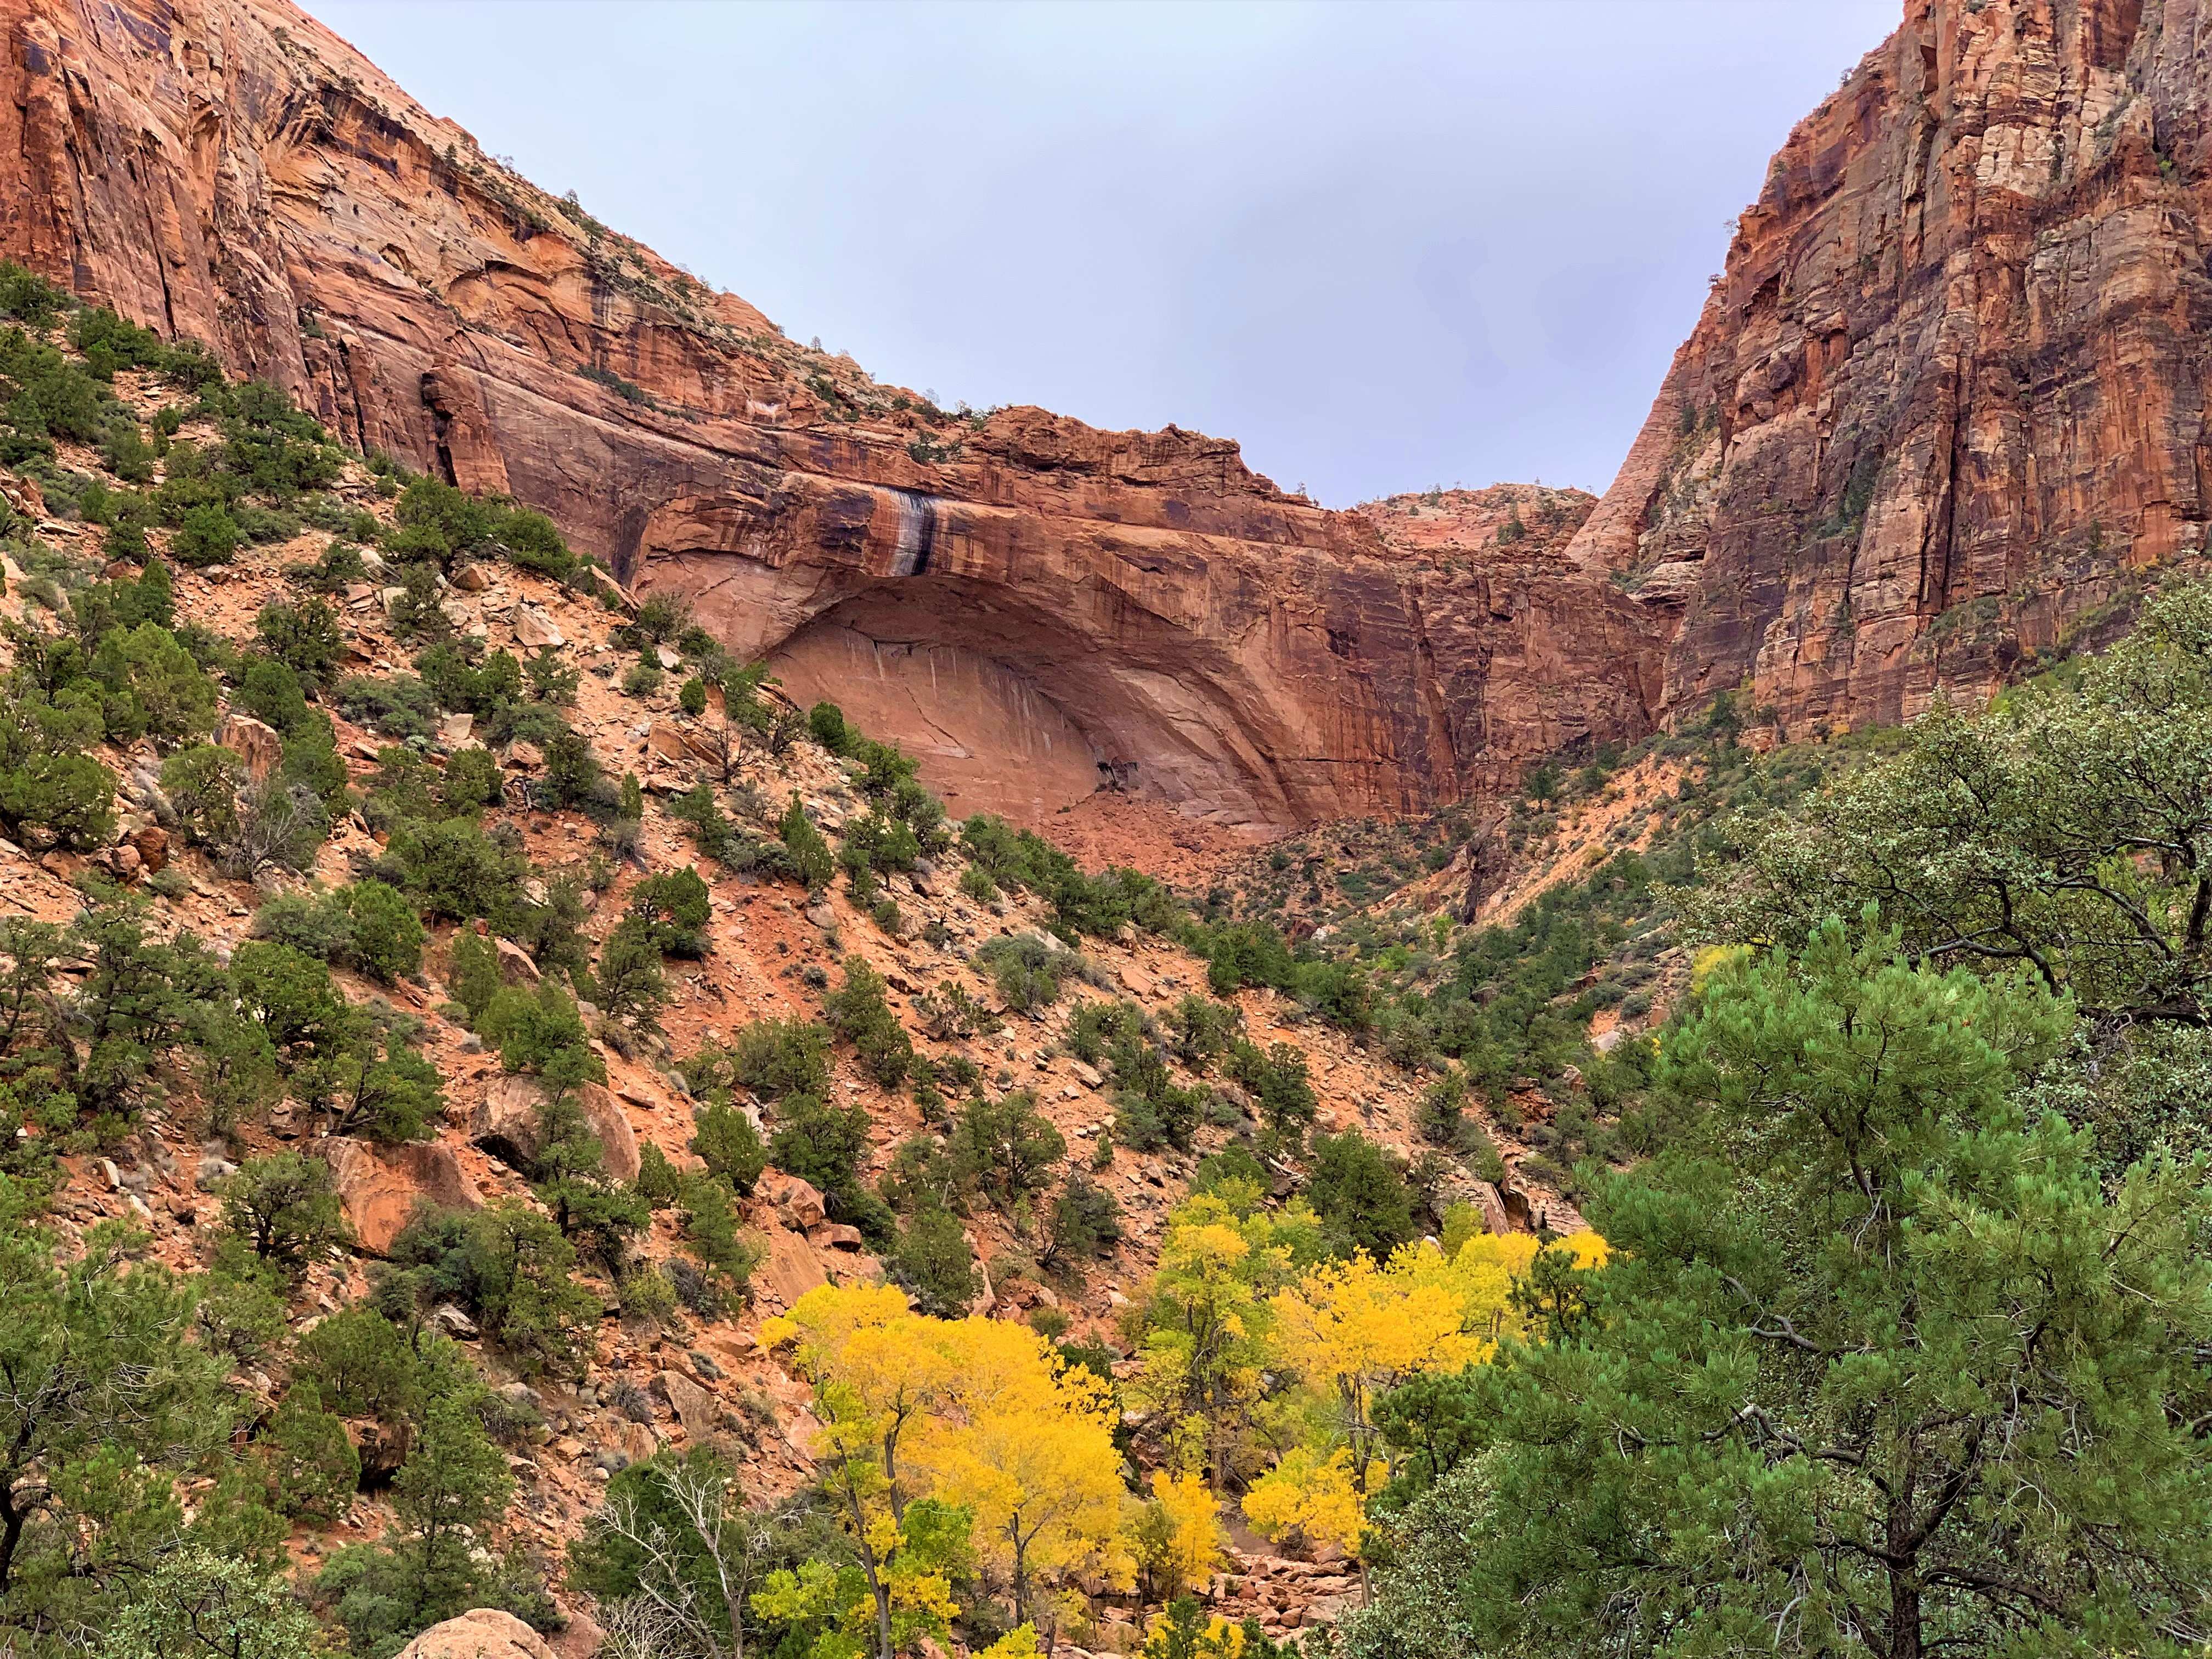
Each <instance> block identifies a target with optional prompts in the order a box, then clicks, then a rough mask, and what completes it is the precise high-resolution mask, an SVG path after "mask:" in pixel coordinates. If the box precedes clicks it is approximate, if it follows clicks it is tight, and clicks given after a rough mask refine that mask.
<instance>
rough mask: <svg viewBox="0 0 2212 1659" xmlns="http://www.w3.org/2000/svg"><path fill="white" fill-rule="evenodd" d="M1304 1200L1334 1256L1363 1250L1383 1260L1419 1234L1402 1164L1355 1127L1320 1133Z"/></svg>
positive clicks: (1411, 1194) (1315, 1143) (1316, 1140)
mask: <svg viewBox="0 0 2212 1659" xmlns="http://www.w3.org/2000/svg"><path fill="white" fill-rule="evenodd" d="M1305 1198H1306V1202H1307V1203H1308V1204H1309V1205H1310V1206H1312V1207H1313V1212H1314V1213H1315V1215H1316V1217H1318V1218H1320V1221H1321V1227H1322V1239H1323V1242H1324V1243H1326V1244H1327V1245H1328V1249H1330V1251H1331V1252H1332V1253H1334V1254H1335V1255H1352V1253H1353V1252H1354V1251H1355V1250H1364V1251H1365V1252H1366V1253H1367V1254H1368V1255H1371V1256H1373V1257H1374V1258H1375V1259H1376V1260H1377V1261H1381V1260H1383V1258H1384V1257H1386V1256H1388V1255H1389V1254H1390V1252H1391V1251H1392V1250H1395V1249H1397V1248H1398V1246H1399V1245H1401V1244H1403V1243H1407V1241H1408V1240H1410V1239H1411V1238H1413V1236H1414V1232H1415V1229H1414V1225H1413V1191H1412V1189H1411V1188H1409V1187H1407V1184H1406V1177H1405V1173H1404V1167H1403V1164H1402V1163H1401V1161H1400V1160H1398V1159H1396V1158H1394V1157H1393V1156H1392V1155H1391V1154H1390V1153H1389V1152H1386V1151H1384V1150H1383V1148H1382V1147H1380V1146H1376V1144H1375V1143H1374V1142H1373V1141H1371V1140H1370V1139H1367V1137H1366V1136H1364V1135H1363V1134H1361V1133H1359V1132H1358V1130H1356V1129H1347V1130H1346V1131H1345V1133H1342V1134H1340V1135H1317V1136H1316V1137H1315V1139H1314V1144H1313V1170H1312V1174H1311V1176H1310V1179H1309V1180H1308V1181H1307V1183H1306V1190H1305Z"/></svg>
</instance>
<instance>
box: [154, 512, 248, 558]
mask: <svg viewBox="0 0 2212 1659" xmlns="http://www.w3.org/2000/svg"><path fill="white" fill-rule="evenodd" d="M238 543H239V534H238V524H237V521H236V520H234V519H233V518H232V517H231V516H230V513H229V511H228V508H226V507H223V506H222V504H221V503H219V502H216V501H203V502H202V503H200V504H199V505H198V506H197V507H188V508H187V509H185V513H184V515H183V516H182V517H181V518H179V520H177V527H176V530H175V531H174V532H173V533H172V534H171V536H170V538H169V556H170V557H171V558H173V559H174V560H175V561H176V562H178V563H179V564H185V565H190V566H191V567H192V568H194V569H200V568H204V567H205V566H208V565H211V564H227V563H228V562H229V561H230V557H231V556H232V555H233V554H234V553H236V552H237V551H238Z"/></svg>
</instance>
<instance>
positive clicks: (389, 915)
mask: <svg viewBox="0 0 2212 1659" xmlns="http://www.w3.org/2000/svg"><path fill="white" fill-rule="evenodd" d="M340 892H342V893H343V895H344V896H345V905H346V915H347V919H348V920H349V921H350V923H351V924H352V933H353V937H352V939H351V941H350V943H349V945H348V947H347V951H346V960H347V961H348V963H349V964H350V965H352V966H353V967H356V968H358V969H360V970H361V971H362V973H364V974H367V975H369V977H371V978H372V979H377V980H381V981H384V982H385V983H386V984H387V985H390V984H394V983H397V982H398V981H400V980H403V979H406V978H409V977H410V976H412V975H415V974H416V973H419V972H420V971H421V970H422V945H423V941H424V940H425V939H428V937H429V935H428V932H427V931H426V930H425V929H424V927H423V926H422V918H421V917H420V916H418V915H416V913H415V907H414V906H413V905H411V904H410V903H409V902H407V899H406V896H405V895H404V894H402V893H401V892H400V891H399V890H398V889H397V888H395V887H392V886H390V885H388V884H386V883H384V882H380V881H377V880H374V879H365V880H362V881H357V882H355V883H354V884H352V885H351V886H349V887H344V888H341V889H340Z"/></svg>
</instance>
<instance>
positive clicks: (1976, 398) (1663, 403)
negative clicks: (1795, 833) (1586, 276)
mask: <svg viewBox="0 0 2212 1659" xmlns="http://www.w3.org/2000/svg"><path fill="white" fill-rule="evenodd" d="M2208 28H2212V10H2208V8H2207V7H2206V6H2205V5H2203V3H2201V0H2164V3H2160V0H2149V3H2145V0H1999V3H1995V4H1990V3H1984V0H1909V3H1908V4H1907V6H1906V8H1905V20H1904V24H1903V27H1901V28H1900V29H1899V31H1898V33H1896V34H1895V35H1893V37H1892V38H1891V39H1890V40H1888V41H1887V43H1886V44H1885V45H1884V46H1881V48H1879V49H1878V50H1877V51H1875V52H1872V53H1870V54H1869V56H1868V57H1867V58H1865V59H1864V60H1863V62H1862V63H1861V64H1859V65H1858V67H1857V70H1855V71H1854V72H1853V73H1852V74H1851V75H1850V76H1848V77H1847V78H1846V79H1845V81H1844V84H1843V86H1842V88H1840V89H1839V90H1838V91H1837V92H1836V93H1835V94H1832V96H1830V97H1829V98H1828V99H1827V100H1826V101H1824V102H1823V103H1822V104H1821V105H1820V107H1819V108H1818V109H1817V110H1815V111H1814V112H1813V113H1812V114H1811V115H1810V116H1808V118H1806V119H1805V120H1803V121H1802V122H1801V123H1800V124H1799V125H1798V126H1797V128H1796V131H1794V132H1793V133H1791V135H1790V139H1789V142H1788V143H1785V144H1784V146H1783V148H1782V149H1781V151H1780V153H1779V154H1778V155H1776V157H1775V158H1774V161H1773V164H1772V166H1771V169H1770V170H1769V172H1768V174H1767V180H1766V187H1765V191H1763V192H1762V193H1761V194H1760V196H1759V200H1758V202H1757V203H1756V204H1753V206H1752V207H1751V208H1750V209H1749V210H1747V211H1746V212H1745V213H1744V214H1743V216H1742V217H1741V220H1740V221H1739V222H1738V225H1737V228H1736V233H1735V239H1734V241H1733V242H1732V244H1731V245H1730V246H1729V253H1728V262H1727V266H1726V269H1725V270H1724V271H1723V274H1722V276H1720V277H1719V279H1718V280H1717V282H1716V283H1715V285H1714V288H1713V289H1712V293H1711V297H1710V299H1709V300H1708V301H1707V303H1706V306H1705V313H1704V315H1703V316H1702V318H1701V319H1699V324H1698V326H1697V330H1696V332H1695V333H1693V334H1692V336H1691V337H1690V339H1689V341H1688V343H1686V344H1685V345H1684V346H1683V347H1682V349H1681V350H1680V353H1679V354H1678V355H1677V356H1676V357H1675V360H1674V366H1673V368H1672V370H1671V371H1670V372H1669V374H1668V376H1667V379H1666V382H1665V384H1664V386H1662V389H1661V391H1660V393H1659V397H1658V399H1657V401H1656V403H1655V404H1654V405H1653V407H1652V410H1651V415H1650V420H1649V422H1647V423H1646V425H1645V427H1644V430H1643V433H1642V435H1640V436H1639V437H1638V440H1637V441H1636V445H1635V447H1634V449H1633V450H1632V453H1631V454H1630V455H1629V457H1628V459H1627V461H1626V465H1624V466H1623V468H1622V470H1621V473H1620V477H1619V478H1618V479H1617V480H1616V481H1615V483H1613V488H1612V489H1611V490H1609V491H1608V492H1607V495H1606V496H1605V498H1604V500H1603V501H1602V502H1601V504H1600V506H1599V507H1598V508H1597V510H1596V512H1595V513H1593V514H1592V515H1591V518H1590V520H1589V523H1588V525H1586V526H1584V528H1583V531H1582V532H1581V534H1580V535H1579V536H1578V537H1577V539H1576V541H1575V543H1574V544H1573V545H1572V547H1571V554H1572V556H1574V558H1575V559H1576V560H1577V562H1579V563H1581V564H1583V566H1584V567H1585V568H1589V569H1592V570H1598V569H1604V570H1611V571H1613V572H1617V573H1619V575H1620V580H1622V582H1623V583H1624V584H1625V585H1626V586H1629V587H1631V588H1632V589H1634V590H1635V591H1636V592H1637V593H1638V597H1639V598H1641V599H1645V600H1647V601H1648V602H1650V603H1651V604H1653V605H1655V606H1656V607H1662V608H1663V607H1668V606H1679V607H1680V613H1681V624H1680V633H1679V635H1678V636H1677V637H1676V638H1675V640H1674V642H1673V645H1672V647H1671V648H1670V649H1669V651H1668V656H1667V671H1666V682H1665V686H1664V690H1663V692H1662V696H1661V697H1660V699H1659V701H1658V708H1659V712H1660V713H1661V714H1662V717H1674V716H1678V715H1680V714H1682V713H1683V712H1684V711H1686V710H1688V709H1691V708H1695V707H1697V706H1699V704H1701V703H1703V702H1705V701H1707V700H1709V699H1711V697H1712V696H1714V695H1715V694H1717V693H1718V692H1721V691H1724V690H1735V689H1736V688H1739V687H1743V688H1747V690H1748V691H1749V692H1750V694H1751V696H1752V697H1753V699H1754V700H1755V701H1756V702H1757V703H1759V705H1761V706H1764V707H1765V708H1771V709H1772V710H1773V711H1774V712H1775V713H1776V714H1777V715H1778V718H1779V720H1780V721H1781V723H1782V725H1783V726H1784V729H1785V731H1786V732H1789V734H1790V735H1793V736H1796V735H1806V734H1809V733H1811V732H1816V731H1819V730H1822V729H1829V728H1832V727H1836V726H1856V725H1863V724H1865V723H1868V722H1872V721H1893V720H1899V719H1900V718H1905V717H1909V716H1911V714H1914V713H1916V712H1917V711H1918V710H1919V709H1920V708H1923V707H1925V706H1926V704H1927V703H1928V702H1929V700H1930V699H1931V698H1932V697H1933V696H1936V694H1937V693H1938V692H1939V691H1946V690H1948V691H1953V692H1956V693H1960V694H1962V695H1966V696H1974V695H1978V694H1980V693H1981V692H1983V691H1984V690H1986V689H1987V688H1988V687H1989V686H1990V684H1992V683H1994V682H1995V681H1996V679H1997V678H2000V677H2002V675H2003V674H2004V673H2005V672H2007V671H2008V670H2010V669H2011V668H2012V667H2014V666H2015V665H2016V664H2017V663H2018V662H2019V661H2020V660H2021V659H2022V658H2023V657H2025V655H2026V654H2027V653H2030V652H2040V651H2045V650H2047V649H2048V648H2050V647H2052V646H2054V645H2057V644H2060V643H2062V642H2063V641H2064V640H2065V639H2066V638H2067V636H2068V635H2069V629H2072V628H2074V627H2075V625H2077V624H2078V623H2079V622H2080V621H2081V618H2082V617H2084V616H2085V615H2087V613H2089V612H2091V611H2096V610H2097V609H2098V608H2100V606H2104V605H2107V604H2108V603H2109V602H2110V601H2111V600H2112V599H2114V598H2115V597H2117V596H2118V595H2121V594H2122V593H2124V592H2125V591H2126V590H2127V589H2128V588H2129V587H2130V585H2131V584H2132V583H2133V582H2134V581H2135V580H2137V574H2138V573H2140V572H2142V571H2143V570H2146V569H2148V568H2152V567H2155V566H2159V565H2161V564H2164V563H2166V562H2170V561H2173V560H2177V559H2181V558H2185V557H2186V556H2190V555H2192V554H2195V553H2197V552H2198V551H2200V550H2202V548H2203V535H2204V521H2205V518H2206V513H2207V494H2206V492H2207V489H2208V461H2212V433H2208V430H2207V428H2206V425H2205V420H2204V412H2205V392H2206V386H2207V375H2208V370H2212V349H2208V338H2212V337H2208V332H2207V327H2208V324H2212V279H2208V276H2207V275H2206V262H2207V255H2208V252H2212V248H2208V237H2212V113H2209V112H2208V108H2212V106H2208V105H2207V102H2206V99H2205V95H2204V94H2205V88H2206V85H2207V79H2208V74H2212V65H2208V63H2207V49H2206V46H2205V41H2206V39H2207V30H2208Z"/></svg>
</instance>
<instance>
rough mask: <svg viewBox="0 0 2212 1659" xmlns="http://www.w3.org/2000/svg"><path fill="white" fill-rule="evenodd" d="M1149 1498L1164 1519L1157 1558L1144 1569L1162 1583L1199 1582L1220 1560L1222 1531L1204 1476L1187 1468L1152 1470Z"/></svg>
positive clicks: (1218, 1509)
mask: <svg viewBox="0 0 2212 1659" xmlns="http://www.w3.org/2000/svg"><path fill="white" fill-rule="evenodd" d="M1152 1501H1153V1502H1154V1503H1155V1504H1158V1506H1159V1514H1160V1517H1161V1518H1162V1519H1163V1520H1164V1522H1166V1525H1165V1526H1164V1528H1162V1534H1161V1537H1160V1539H1159V1542H1158V1559H1157V1560H1148V1563H1147V1567H1146V1570H1147V1571H1150V1572H1151V1573H1152V1576H1153V1577H1154V1578H1155V1579H1156V1580H1157V1581H1158V1582H1160V1583H1166V1584H1171V1585H1175V1586H1176V1587H1178V1588H1180V1587H1182V1586H1185V1585H1191V1584H1202V1583H1205V1582H1206V1579H1207V1578H1208V1577H1210V1576H1211V1575H1212V1571H1213V1570H1214V1568H1215V1567H1217V1566H1218V1565H1220V1563H1221V1547H1222V1544H1223V1543H1224V1541H1225V1534H1224V1533H1223V1530H1222V1526H1221V1506H1220V1504H1219V1503H1218V1501H1217V1500H1216V1498H1214V1496H1213V1489H1212V1487H1210V1486H1207V1485H1206V1481H1205V1479H1204V1477H1202V1476H1200V1475H1199V1474H1196V1473H1194V1472H1193V1471H1190V1470H1188V1469H1187V1470H1184V1471H1182V1473H1180V1474H1170V1473H1169V1472H1168V1471H1167V1470H1165V1469H1155V1470H1153V1471H1152Z"/></svg>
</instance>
